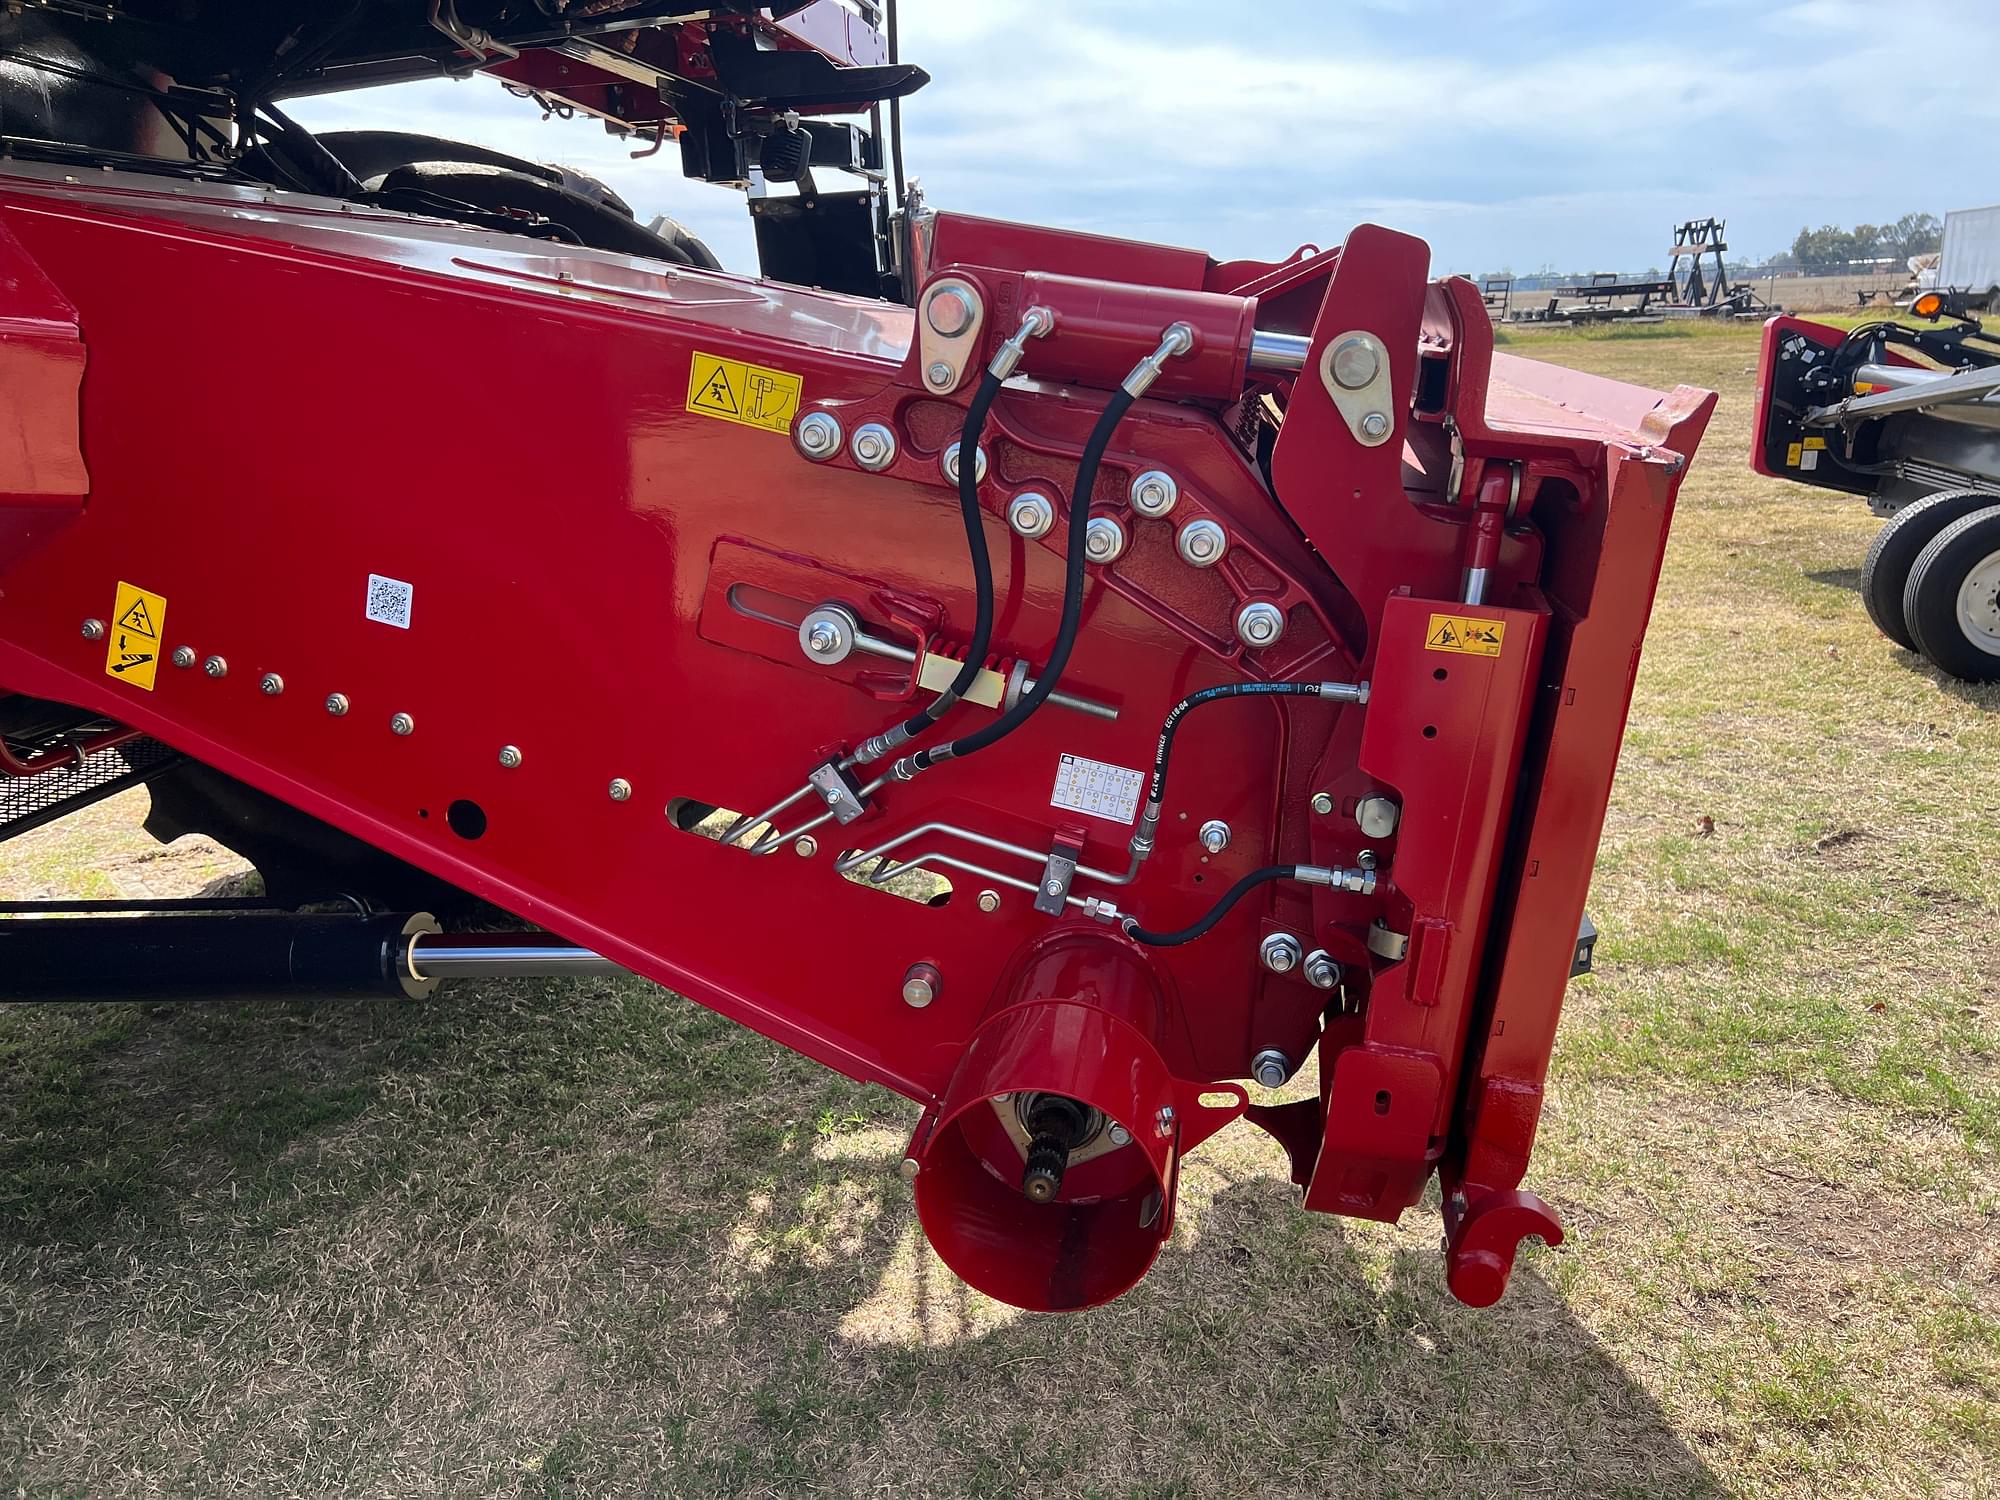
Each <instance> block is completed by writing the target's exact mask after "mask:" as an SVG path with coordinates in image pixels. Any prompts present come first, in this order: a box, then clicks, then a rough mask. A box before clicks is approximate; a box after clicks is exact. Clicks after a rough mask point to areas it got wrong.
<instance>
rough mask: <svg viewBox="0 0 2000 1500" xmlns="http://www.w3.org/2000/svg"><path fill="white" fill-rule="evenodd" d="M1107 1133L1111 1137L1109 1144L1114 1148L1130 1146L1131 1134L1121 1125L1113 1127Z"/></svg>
mask: <svg viewBox="0 0 2000 1500" xmlns="http://www.w3.org/2000/svg"><path fill="white" fill-rule="evenodd" d="M1108 1133H1109V1135H1110V1136H1111V1144H1112V1145H1114V1146H1129V1145H1131V1144H1132V1132H1131V1131H1129V1130H1127V1129H1126V1128H1125V1127H1124V1126H1123V1125H1113V1126H1112V1127H1111V1129H1110V1131H1109V1132H1108Z"/></svg>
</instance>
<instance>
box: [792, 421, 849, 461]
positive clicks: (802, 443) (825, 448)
mask: <svg viewBox="0 0 2000 1500" xmlns="http://www.w3.org/2000/svg"><path fill="white" fill-rule="evenodd" d="M795 440H796V441H797V443H798V446H799V452H801V453H803V454H804V455H805V456H806V457H807V458H809V459H811V460H812V461H813V462H814V463H824V462H825V461H826V460H827V459H829V458H832V457H833V455H834V454H836V453H838V452H839V451H840V423H838V422H836V421H835V420H834V419H833V418H832V417H831V416H829V415H828V414H827V413H825V412H823V411H815V412H808V413H807V414H806V415H805V416H804V417H802V418H801V419H800V420H799V428H798V433H797V435H796V439H795Z"/></svg>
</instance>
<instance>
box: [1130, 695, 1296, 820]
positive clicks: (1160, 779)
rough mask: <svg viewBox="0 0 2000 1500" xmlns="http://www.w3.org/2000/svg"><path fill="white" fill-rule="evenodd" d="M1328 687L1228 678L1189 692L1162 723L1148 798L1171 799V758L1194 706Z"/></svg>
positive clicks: (1171, 709)
mask: <svg viewBox="0 0 2000 1500" xmlns="http://www.w3.org/2000/svg"><path fill="white" fill-rule="evenodd" d="M1325 687H1326V684H1325V683H1323V682H1225V683H1223V684H1222V686H1220V687H1212V688H1203V689H1202V690H1201V691H1200V692H1198V693H1190V694H1188V696H1187V697H1185V698H1183V699H1181V701H1180V702H1178V703H1176V704H1175V705H1174V706H1173V707H1172V708H1170V709H1168V710H1167V717H1166V721H1165V722H1164V723H1162V724H1161V725H1160V742H1159V744H1158V746H1157V747H1155V749H1154V751H1153V779H1152V782H1151V784H1150V786H1149V787H1148V788H1147V792H1146V800H1147V801H1148V802H1150V803H1153V804H1154V805H1155V806H1157V805H1159V804H1160V803H1162V802H1165V801H1166V800H1167V761H1168V760H1169V759H1170V758H1171V757H1172V755H1173V753H1174V731H1175V730H1176V729H1178V728H1179V727H1180V722H1181V720H1182V719H1184V718H1186V717H1187V715H1188V713H1189V711H1190V710H1192V709H1197V708H1200V707H1201V706H1202V704H1204V703H1213V702H1215V701H1216V700H1217V699H1220V698H1317V697H1318V696H1319V695H1320V693H1321V692H1322V691H1323V690H1324V689H1325Z"/></svg>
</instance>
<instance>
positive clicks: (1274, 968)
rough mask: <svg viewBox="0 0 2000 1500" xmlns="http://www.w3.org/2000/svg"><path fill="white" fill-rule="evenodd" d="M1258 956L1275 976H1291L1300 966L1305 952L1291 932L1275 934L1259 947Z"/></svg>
mask: <svg viewBox="0 0 2000 1500" xmlns="http://www.w3.org/2000/svg"><path fill="white" fill-rule="evenodd" d="M1257 956H1258V957H1259V958H1260V959H1262V960H1263V961H1264V967H1265V968H1267V969H1269V970H1270V971H1271V972H1272V973H1273V974H1289V973H1291V972H1292V970H1294V969H1296V968H1297V967H1298V966H1299V960H1300V959H1301V958H1303V957H1304V956H1305V950H1304V949H1302V948H1300V947H1299V940H1298V939H1297V938H1295V937H1293V936H1292V935H1291V934H1290V933H1289V932H1274V933H1272V934H1270V935H1269V936H1268V937H1266V938H1265V939H1264V941H1263V942H1261V943H1259V944H1258V945H1257Z"/></svg>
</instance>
